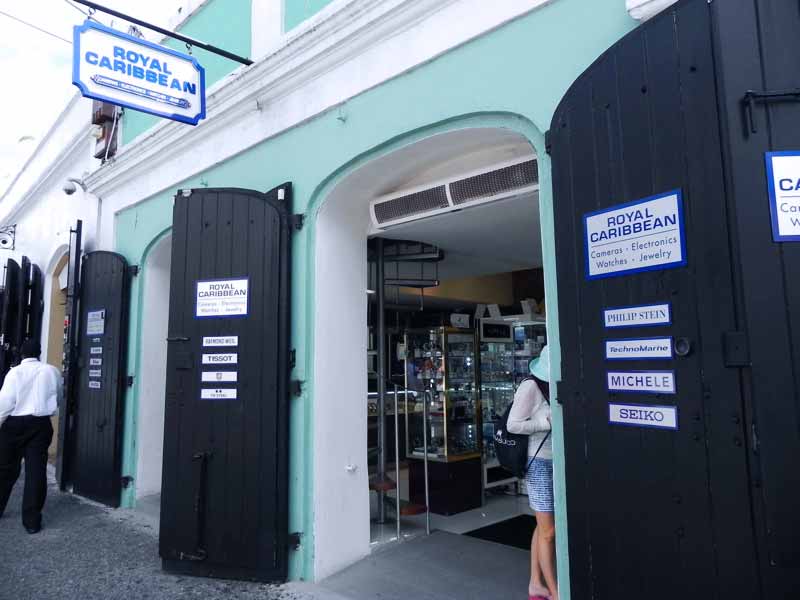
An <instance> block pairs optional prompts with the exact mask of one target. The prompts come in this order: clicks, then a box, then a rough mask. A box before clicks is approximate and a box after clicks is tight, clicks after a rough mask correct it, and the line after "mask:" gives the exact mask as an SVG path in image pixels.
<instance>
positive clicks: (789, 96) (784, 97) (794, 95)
mask: <svg viewBox="0 0 800 600" xmlns="http://www.w3.org/2000/svg"><path fill="white" fill-rule="evenodd" d="M756 102H761V103H763V104H766V103H768V102H800V88H794V89H791V90H774V91H765V92H758V91H756V90H747V91H746V92H745V94H744V98H742V104H744V112H745V119H746V121H747V123H746V125H747V132H748V134H749V133H758V130H757V129H756V120H755V107H756Z"/></svg>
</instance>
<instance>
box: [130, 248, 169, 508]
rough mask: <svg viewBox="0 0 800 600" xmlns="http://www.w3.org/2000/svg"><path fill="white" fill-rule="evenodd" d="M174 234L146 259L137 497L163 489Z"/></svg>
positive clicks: (151, 251)
mask: <svg viewBox="0 0 800 600" xmlns="http://www.w3.org/2000/svg"><path fill="white" fill-rule="evenodd" d="M171 262H172V235H171V233H167V234H163V235H162V236H161V237H159V238H157V239H156V240H155V241H154V242H153V244H152V245H151V246H150V247H149V249H148V250H147V252H146V253H145V256H144V260H143V261H142V265H143V267H142V273H141V276H142V277H143V286H144V287H143V291H142V309H141V315H142V319H141V336H142V343H141V344H140V348H141V350H140V352H141V356H140V357H139V364H140V365H141V368H140V370H139V372H140V381H139V394H138V403H137V409H138V411H137V417H136V427H137V436H136V443H137V448H136V475H135V478H134V484H135V486H136V498H142V497H145V496H151V495H154V494H158V493H160V492H161V471H162V461H163V450H164V391H165V388H166V377H167V326H168V319H169V286H170V266H171Z"/></svg>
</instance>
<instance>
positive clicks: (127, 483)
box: [120, 475, 133, 489]
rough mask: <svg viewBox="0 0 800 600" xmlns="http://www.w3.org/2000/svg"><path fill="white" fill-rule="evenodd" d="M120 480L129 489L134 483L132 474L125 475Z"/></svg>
mask: <svg viewBox="0 0 800 600" xmlns="http://www.w3.org/2000/svg"><path fill="white" fill-rule="evenodd" d="M120 481H121V482H122V487H123V488H125V489H128V488H129V487H131V484H132V483H133V477H131V476H130V475H125V476H124V477H123V478H122V479H121V480H120Z"/></svg>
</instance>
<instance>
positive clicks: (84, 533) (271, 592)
mask: <svg viewBox="0 0 800 600" xmlns="http://www.w3.org/2000/svg"><path fill="white" fill-rule="evenodd" d="M21 496H22V481H21V480H20V481H19V482H18V483H17V486H16V487H15V489H14V493H13V494H12V497H11V500H10V501H9V504H8V507H7V508H6V514H5V515H4V516H3V517H2V518H0V600H117V599H120V600H121V599H125V600H129V599H136V600H142V599H153V600H162V599H168V600H173V599H176V600H183V599H190V598H197V599H201V600H217V599H219V600H221V599H223V598H224V599H226V600H228V599H232V598H235V599H243V600H248V599H255V598H258V599H259V600H375V599H380V600H445V599H450V598H458V599H459V600H500V599H507V598H509V599H510V598H517V597H524V592H525V589H526V586H527V577H528V575H527V570H528V553H527V552H524V551H522V550H518V549H516V548H510V547H508V546H501V545H499V544H493V543H491V542H485V541H482V540H478V539H475V538H470V537H465V536H461V535H455V534H450V533H441V532H439V533H434V534H433V535H431V536H430V537H422V538H418V539H414V540H411V541H407V542H403V543H401V544H399V545H394V546H388V547H387V548H385V549H383V550H379V551H377V552H375V553H373V554H372V555H371V556H369V557H367V558H366V559H364V560H363V561H361V562H359V563H357V564H355V565H353V566H352V567H350V568H349V569H346V570H344V571H343V572H341V573H339V574H337V575H335V576H334V577H332V578H330V579H328V580H326V581H323V582H321V583H320V584H319V585H310V584H302V583H290V584H287V585H284V586H272V585H264V584H254V583H244V582H233V581H223V580H215V579H204V578H194V577H179V576H174V575H170V574H167V573H165V572H164V571H162V570H161V560H160V558H159V556H158V531H157V521H156V520H155V519H154V518H152V516H148V515H147V514H144V515H143V514H141V513H137V512H134V511H128V510H111V509H108V508H105V507H103V506H99V505H97V504H94V503H92V502H88V501H86V500H83V499H81V498H78V497H77V496H73V495H71V494H62V493H59V492H58V491H57V490H56V489H55V486H54V485H53V484H52V482H51V486H50V490H49V497H48V500H47V506H46V507H45V514H44V529H43V530H42V532H41V533H39V534H37V535H28V534H27V533H26V532H25V530H24V528H23V527H22V524H21V522H20V504H21ZM520 590H522V594H520V593H519V592H520Z"/></svg>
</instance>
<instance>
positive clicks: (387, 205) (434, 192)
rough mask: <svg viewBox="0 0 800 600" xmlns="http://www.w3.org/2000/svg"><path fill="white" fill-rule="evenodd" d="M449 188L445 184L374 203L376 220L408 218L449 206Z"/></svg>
mask: <svg viewBox="0 0 800 600" xmlns="http://www.w3.org/2000/svg"><path fill="white" fill-rule="evenodd" d="M448 206H449V203H448V202H447V190H446V189H445V186H443V185H440V186H439V187H435V188H430V189H427V190H423V191H421V192H414V193H413V194H408V195H405V196H400V197H399V198H392V199H390V200H386V201H385V202H380V203H376V204H375V205H374V211H375V220H376V221H377V222H378V223H379V224H382V223H386V222H389V221H397V220H400V219H406V218H407V217H412V216H414V215H418V214H422V213H426V212H429V211H431V210H439V209H442V208H447V207H448Z"/></svg>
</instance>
